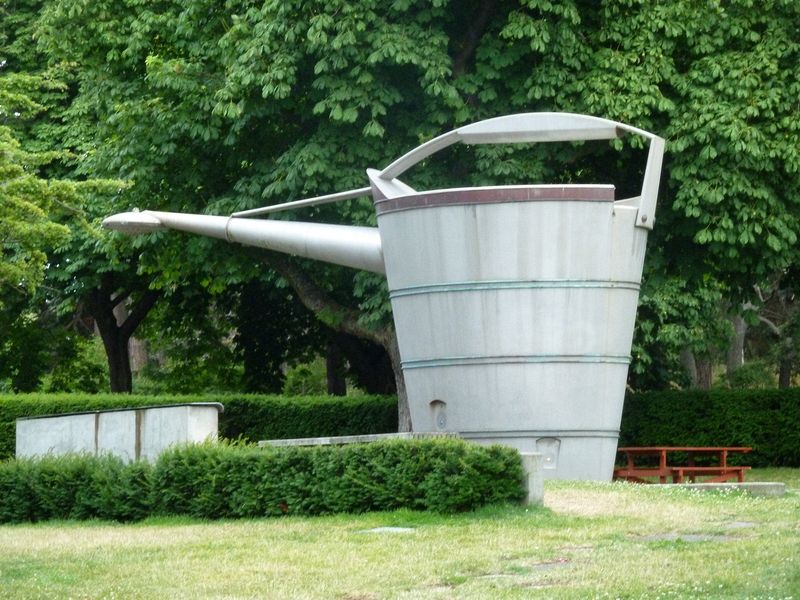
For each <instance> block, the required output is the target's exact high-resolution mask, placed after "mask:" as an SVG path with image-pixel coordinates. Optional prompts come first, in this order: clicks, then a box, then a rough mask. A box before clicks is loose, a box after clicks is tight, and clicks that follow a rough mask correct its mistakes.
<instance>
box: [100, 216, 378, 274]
mask: <svg viewBox="0 0 800 600" xmlns="http://www.w3.org/2000/svg"><path fill="white" fill-rule="evenodd" d="M103 227H105V228H106V229H113V230H116V231H122V232H124V233H128V234H141V233H150V232H154V231H160V230H163V229H173V230H176V231H185V232H187V233H196V234H199V235H204V236H207V237H213V238H218V239H223V240H227V241H229V242H237V243H240V244H244V245H246V246H256V247H258V248H264V249H266V250H275V251H277V252H284V253H286V254H293V255H295V256H301V257H304V258H313V259H316V260H322V261H325V262H330V263H334V264H337V265H343V266H345V267H352V268H354V269H363V270H365V271H372V272H374V273H381V274H384V273H385V272H386V268H385V266H384V262H383V252H382V250H381V239H380V234H379V233H378V229H377V228H374V227H356V226H349V225H329V224H323V223H302V222H297V221H267V220H254V219H242V218H235V217H217V216H210V215H194V214H185V213H171V212H159V211H150V210H146V211H142V212H136V211H134V212H127V213H120V214H116V215H113V216H110V217H108V218H107V219H105V220H104V221H103Z"/></svg>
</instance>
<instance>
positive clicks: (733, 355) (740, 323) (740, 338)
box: [725, 315, 747, 377]
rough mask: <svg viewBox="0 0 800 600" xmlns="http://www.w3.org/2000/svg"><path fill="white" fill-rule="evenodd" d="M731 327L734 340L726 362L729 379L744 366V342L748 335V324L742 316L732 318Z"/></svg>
mask: <svg viewBox="0 0 800 600" xmlns="http://www.w3.org/2000/svg"><path fill="white" fill-rule="evenodd" d="M731 325H733V339H732V340H731V345H730V347H729V348H728V355H727V357H726V358H727V360H726V361H725V364H726V367H727V373H728V377H730V376H731V374H733V372H734V371H735V370H736V369H738V368H740V367H741V366H742V365H743V364H744V340H745V336H746V335H747V322H746V321H745V320H744V319H743V318H742V316H741V315H734V316H733V317H731Z"/></svg>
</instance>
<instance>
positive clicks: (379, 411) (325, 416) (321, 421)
mask: <svg viewBox="0 0 800 600" xmlns="http://www.w3.org/2000/svg"><path fill="white" fill-rule="evenodd" d="M187 402H220V403H221V404H223V405H224V407H225V411H224V412H223V413H222V414H220V417H219V430H220V435H221V436H222V437H224V438H229V439H239V438H243V439H245V440H250V441H258V440H264V439H280V438H295V437H318V436H336V435H355V434H368V433H390V432H393V431H397V402H396V400H395V399H394V398H391V397H384V396H360V397H354V398H351V397H344V398H340V397H332V396H305V397H296V398H292V397H285V396H260V395H244V394H243V395H233V394H230V395H221V396H216V395H202V396H201V395H194V396H188V395H186V396H178V395H175V396H139V395H121V394H97V395H85V394H18V395H0V460H2V459H3V458H8V457H11V456H13V455H14V439H15V438H14V435H15V434H14V427H15V425H14V423H15V421H16V419H18V418H20V417H32V416H41V415H53V414H62V413H73V412H89V411H96V410H105V409H111V408H134V407H137V406H153V405H160V404H177V403H187Z"/></svg>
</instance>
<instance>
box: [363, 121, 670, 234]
mask: <svg viewBox="0 0 800 600" xmlns="http://www.w3.org/2000/svg"><path fill="white" fill-rule="evenodd" d="M627 133H633V134H636V135H640V136H642V137H644V138H646V139H648V140H649V141H650V151H649V154H648V157H647V166H646V167H645V174H644V182H643V184H642V193H641V198H640V201H639V213H638V215H637V217H636V225H637V226H638V227H644V228H646V229H652V228H653V222H654V220H655V219H654V216H655V206H656V197H657V196H658V185H659V180H660V178H661V163H662V160H663V157H664V140H663V138H660V137H658V136H657V135H653V134H652V133H649V132H647V131H644V130H642V129H638V128H636V127H631V126H630V125H625V124H624V123H618V122H616V121H610V120H608V119H601V118H599V117H591V116H589V115H579V114H574V113H523V114H517V115H507V116H504V117H497V118H494V119H487V120H485V121H479V122H477V123H472V124H470V125H465V126H464V127H459V128H458V129H454V130H453V131H450V132H448V133H445V134H443V135H440V136H439V137H436V138H433V139H432V140H430V141H429V142H426V143H424V144H422V145H421V146H417V147H416V148H414V150H412V151H411V152H408V153H406V154H404V155H403V156H401V157H400V158H398V159H397V160H396V161H394V162H393V163H392V164H390V165H389V166H388V167H386V168H385V169H383V170H382V171H381V172H380V173H379V174H378V176H379V177H380V178H381V179H384V180H387V181H390V180H392V179H395V178H396V177H398V176H400V175H402V174H403V173H404V172H405V171H407V170H408V169H410V168H411V167H413V166H414V165H415V164H417V163H418V162H420V161H422V160H424V159H425V158H427V157H428V156H430V155H432V154H434V153H436V152H438V151H439V150H442V149H444V148H447V147H448V146H451V145H452V144H456V143H459V142H461V143H464V144H509V143H524V142H569V141H578V140H610V139H614V138H618V137H621V136H623V135H625V134H627Z"/></svg>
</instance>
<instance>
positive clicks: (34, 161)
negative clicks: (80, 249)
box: [0, 59, 78, 302]
mask: <svg viewBox="0 0 800 600" xmlns="http://www.w3.org/2000/svg"><path fill="white" fill-rule="evenodd" d="M0 60H2V59H0ZM42 83H43V82H42V81H40V80H38V79H37V78H35V77H28V76H22V77H20V76H17V75H16V74H7V73H4V72H3V66H2V65H0V248H1V249H2V254H0V287H2V288H4V289H3V290H2V292H3V293H5V292H7V291H8V288H11V289H13V290H17V291H19V292H23V293H30V292H34V291H35V290H36V287H37V286H38V285H39V284H40V283H41V281H42V279H43V278H44V267H45V264H46V262H47V255H46V253H45V250H46V249H47V248H52V247H57V246H59V245H61V244H63V243H64V242H65V241H66V240H67V238H68V237H69V229H68V228H67V227H66V226H64V225H61V224H59V223H56V222H54V220H53V219H52V217H51V213H52V212H55V211H56V209H57V208H58V207H60V206H64V205H67V206H69V205H71V204H75V203H76V202H77V199H78V198H77V196H78V194H77V192H76V189H75V186H74V185H73V184H71V183H70V182H64V181H47V180H46V179H42V178H40V177H39V176H38V175H37V169H38V168H39V167H40V166H41V165H43V164H47V163H48V162H50V161H52V160H53V159H54V158H56V157H57V154H55V153H33V152H27V151H25V150H23V148H22V146H21V144H20V142H19V140H18V139H17V138H16V136H15V134H14V130H13V129H12V128H11V127H9V126H8V125H7V124H8V123H10V122H14V121H18V120H20V119H22V118H24V117H26V116H29V115H33V114H36V113H37V112H39V111H40V110H42V109H43V107H42V106H40V105H38V104H36V103H35V102H33V101H32V100H31V99H30V98H29V96H27V95H26V94H25V89H26V88H30V87H32V86H35V85H42ZM0 302H2V299H1V298H0Z"/></svg>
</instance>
